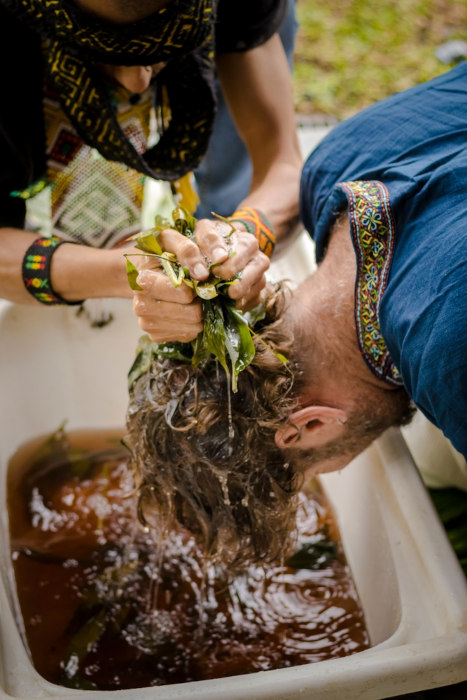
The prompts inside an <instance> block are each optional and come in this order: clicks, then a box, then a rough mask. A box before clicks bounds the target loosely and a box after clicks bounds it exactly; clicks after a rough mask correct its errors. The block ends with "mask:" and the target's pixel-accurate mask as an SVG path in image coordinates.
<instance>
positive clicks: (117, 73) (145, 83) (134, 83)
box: [98, 63, 165, 94]
mask: <svg viewBox="0 0 467 700" xmlns="http://www.w3.org/2000/svg"><path fill="white" fill-rule="evenodd" d="M164 66H165V63H155V64H154V65H152V66H113V65H110V64H108V63H99V64H98V67H99V69H100V70H101V71H102V72H103V73H104V75H105V76H106V77H107V78H110V81H111V82H116V83H118V84H119V85H122V86H123V87H124V88H126V89H127V90H129V92H131V93H138V94H139V93H141V92H144V90H146V88H147V87H149V84H150V82H151V80H152V79H153V78H154V77H155V76H156V75H157V74H158V73H159V72H160V71H161V70H162V68H163V67H164Z"/></svg>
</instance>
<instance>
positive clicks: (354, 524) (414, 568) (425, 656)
mask: <svg viewBox="0 0 467 700" xmlns="http://www.w3.org/2000/svg"><path fill="white" fill-rule="evenodd" d="M299 258H300V256H299ZM281 274H282V273H281ZM114 306H115V312H114V313H115V320H114V321H113V322H112V323H111V324H110V325H108V326H107V327H104V328H91V327H90V325H89V323H88V322H87V320H86V319H85V318H84V317H83V316H80V317H76V311H75V309H73V307H71V308H50V309H48V308H33V309H32V308H27V307H16V306H14V305H10V304H7V303H5V302H0V387H1V392H0V416H1V427H0V430H1V434H0V499H1V500H0V510H1V516H2V531H1V541H0V565H1V579H0V610H1V616H0V698H25V699H26V698H53V697H55V698H57V697H59V698H64V699H65V698H68V697H69V698H77V699H81V698H83V699H84V698H86V699H89V700H92V698H94V697H96V698H100V697H104V696H105V697H110V696H111V697H112V698H115V700H117V698H120V697H125V698H128V699H135V700H136V699H138V700H146V699H148V700H149V699H151V700H162V699H164V700H173V699H175V698H180V699H185V700H219V698H222V699H223V700H234V699H235V700H247V699H249V698H251V699H252V700H253V699H254V700H260V699H265V698H270V699H274V700H282V699H284V700H285V699H286V698H287V699H292V698H294V699H298V698H301V699H304V698H312V697H313V698H319V700H327V699H329V700H338V699H339V700H340V699H341V698H345V699H346V700H351V699H352V698H359V699H364V698H385V697H386V698H387V697H388V696H392V695H397V694H403V693H408V692H412V691H416V690H420V689H425V688H433V687H437V686H442V685H446V684H451V683H457V682H460V681H463V680H466V679H467V587H466V582H465V578H464V576H463V573H462V571H461V569H460V567H459V565H458V562H457V560H456V558H455V556H454V554H453V552H452V550H451V548H450V546H449V543H448V541H447V539H446V536H445V534H444V531H443V529H442V528H441V526H440V524H439V522H438V519H437V516H436V514H435V512H434V509H433V507H432V505H431V501H430V499H429V497H428V496H427V494H426V492H425V488H424V486H423V485H422V483H421V480H420V478H419V475H418V472H417V470H416V468H415V466H414V464H413V462H412V460H411V457H410V454H409V452H408V450H407V448H406V446H405V443H404V440H403V439H402V436H401V434H400V432H399V431H397V430H390V431H388V432H387V433H386V434H385V435H384V436H383V438H382V439H380V440H379V441H378V442H377V443H376V444H375V445H373V446H372V447H371V448H370V449H369V450H368V451H367V452H366V453H365V454H364V455H362V456H361V457H360V458H358V459H357V460H355V461H354V462H353V463H352V464H351V465H349V466H348V467H347V468H346V469H344V470H343V471H342V472H340V473H337V474H329V475H326V476H325V477H323V483H324V486H325V489H326V491H327V493H328V495H329V497H330V499H331V502H332V503H333V505H334V508H335V511H336V514H337V518H338V521H339V525H340V529H341V534H342V537H343V542H344V547H345V550H346V553H347V558H348V561H349V563H350V566H351V569H352V572H353V576H354V579H355V582H356V585H357V589H358V591H359V595H360V599H361V602H362V605H363V608H364V611H365V615H366V622H367V626H368V629H369V633H370V637H371V642H372V648H371V649H369V650H366V651H364V652H361V653H358V654H355V655H353V656H349V657H346V658H342V659H336V660H330V661H323V662H319V663H316V664H307V665H303V666H297V667H295V668H287V669H281V670H277V671H267V672H261V673H254V674H250V675H245V676H236V677H230V678H224V679H219V680H212V681H202V682H197V683H186V684H178V685H170V686H162V687H156V688H146V689H138V690H125V691H111V692H101V691H77V690H69V689H66V688H62V687H59V686H56V685H53V684H51V683H48V682H47V681H45V680H44V679H43V678H41V677H40V676H39V675H38V674H37V673H36V672H35V670H34V668H33V666H32V664H31V662H30V660H29V657H28V654H27V651H26V649H25V647H24V645H23V642H22V638H21V634H20V631H19V630H18V626H17V623H16V621H15V619H16V617H15V612H14V610H15V602H14V600H15V595H14V587H13V582H12V580H11V569H10V563H9V546H8V524H7V516H6V505H5V498H6V494H5V474H6V468H7V462H8V460H9V458H10V457H11V455H12V454H13V453H14V452H15V451H16V449H17V448H18V447H19V446H20V445H21V444H22V443H23V442H25V441H26V440H28V439H29V438H31V437H35V436H37V435H41V434H46V433H48V432H52V431H54V430H55V429H56V428H57V427H58V426H59V424H60V423H61V422H62V421H63V420H64V419H67V421H68V422H67V428H68V429H69V430H74V429H79V428H90V427H92V428H103V429H104V428H109V427H115V428H119V427H123V425H124V417H125V411H126V404H127V390H126V373H127V370H128V368H129V366H130V365H131V362H132V360H133V356H134V349H135V346H136V341H137V339H138V337H139V335H140V332H139V329H138V326H137V322H136V320H135V318H134V317H133V314H132V312H131V305H130V304H129V303H127V302H119V303H117V304H116V305H115V304H114Z"/></svg>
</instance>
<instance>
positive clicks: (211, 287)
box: [192, 280, 218, 300]
mask: <svg viewBox="0 0 467 700" xmlns="http://www.w3.org/2000/svg"><path fill="white" fill-rule="evenodd" d="M192 282H193V288H194V290H195V292H196V294H197V295H198V296H199V297H200V298H201V299H205V300H208V299H214V298H215V297H217V296H218V292H217V289H216V285H215V284H213V283H212V282H201V283H200V282H198V281H197V280H192Z"/></svg>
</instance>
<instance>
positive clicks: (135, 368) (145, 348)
mask: <svg viewBox="0 0 467 700" xmlns="http://www.w3.org/2000/svg"><path fill="white" fill-rule="evenodd" d="M152 353H153V343H151V340H150V339H149V336H147V335H143V336H142V337H141V338H140V339H139V343H138V347H137V348H136V357H135V360H134V362H133V364H132V365H131V367H130V371H129V372H128V388H129V389H131V387H132V386H133V384H134V383H135V382H136V380H137V379H139V377H141V375H142V374H144V373H145V372H147V371H148V369H149V367H150V366H151V360H152Z"/></svg>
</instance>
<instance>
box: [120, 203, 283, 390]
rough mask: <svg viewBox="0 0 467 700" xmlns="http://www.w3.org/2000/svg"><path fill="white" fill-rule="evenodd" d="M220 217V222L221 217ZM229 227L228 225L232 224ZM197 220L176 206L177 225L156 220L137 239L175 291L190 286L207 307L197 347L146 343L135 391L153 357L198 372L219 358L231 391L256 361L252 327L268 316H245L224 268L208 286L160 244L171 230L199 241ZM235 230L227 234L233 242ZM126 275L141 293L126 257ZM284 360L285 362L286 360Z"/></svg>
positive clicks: (133, 372)
mask: <svg viewBox="0 0 467 700" xmlns="http://www.w3.org/2000/svg"><path fill="white" fill-rule="evenodd" d="M219 218H221V217H219ZM227 223H228V222H227ZM195 225H196V219H195V218H194V217H193V216H191V215H190V214H189V213H188V212H187V211H186V210H184V209H182V208H181V207H177V208H176V209H174V210H173V212H172V221H170V220H168V219H164V218H162V217H160V216H157V217H156V220H155V226H154V228H152V229H149V230H146V231H142V232H141V233H138V234H136V236H134V238H133V240H134V242H135V246H136V247H137V248H138V249H139V250H141V251H142V254H143V255H149V256H154V257H157V258H158V259H159V261H160V264H161V267H162V269H163V271H164V272H165V274H166V275H167V277H168V278H169V279H170V281H171V282H172V284H173V285H174V287H179V286H180V285H181V284H186V285H188V286H189V287H190V288H191V289H193V290H194V291H195V293H196V294H197V296H199V297H200V299H201V303H202V308H203V319H204V323H203V330H202V331H201V333H199V335H198V336H197V338H196V339H195V340H194V341H193V342H192V343H152V342H151V341H150V340H149V338H148V337H147V336H146V337H144V338H142V339H141V341H140V345H139V348H138V351H137V357H136V359H135V362H134V363H133V366H132V368H131V369H130V373H129V384H130V387H131V385H132V384H133V382H134V381H135V380H136V379H137V378H138V377H139V376H141V374H142V373H143V372H145V371H147V370H148V368H149V365H150V362H151V358H152V356H153V354H155V355H163V356H167V357H171V358H174V359H178V360H182V361H185V362H191V364H192V365H193V366H194V367H203V366H205V365H206V364H207V363H208V362H210V361H211V360H212V359H213V358H215V359H216V360H217V361H218V362H219V363H220V365H221V366H222V367H223V369H224V370H225V372H226V374H227V376H228V377H231V384H232V390H233V391H236V390H237V379H238V375H239V373H240V372H241V371H242V370H243V369H245V367H248V365H249V364H250V363H251V361H252V360H253V358H254V356H255V346H254V343H253V339H252V334H253V331H252V330H251V328H250V324H253V323H254V322H255V321H256V320H258V319H259V318H261V317H262V316H264V312H263V311H262V309H260V308H257V309H255V310H254V312H250V313H242V312H241V311H239V310H238V309H236V308H235V302H234V301H233V300H232V299H230V298H229V296H228V295H227V292H228V287H229V286H230V285H231V284H235V283H236V280H237V278H233V279H231V280H223V279H221V278H220V277H217V276H216V274H215V268H216V266H217V265H218V264H219V263H217V264H209V261H208V267H209V277H208V278H207V280H205V281H203V282H199V281H198V280H195V279H192V278H191V276H190V272H189V270H188V268H186V267H183V266H182V265H181V264H180V263H179V262H178V261H177V258H176V256H175V255H174V254H173V253H170V252H168V251H164V250H163V248H162V246H161V243H160V241H159V240H158V238H159V235H160V233H161V232H162V231H163V230H164V229H167V228H171V229H175V230H176V231H178V232H179V233H181V234H182V235H184V236H186V237H187V238H190V239H193V238H194V230H195ZM234 230H235V229H234V228H233V227H232V228H231V231H229V232H228V233H227V235H226V239H228V238H229V236H230V235H231V233H232V232H233V231H234ZM127 274H128V281H129V284H130V287H131V288H132V289H134V290H138V289H140V287H139V286H138V283H137V281H136V280H137V277H138V269H137V268H136V266H135V265H134V264H133V263H132V262H131V260H130V259H129V256H127ZM284 359H285V358H284Z"/></svg>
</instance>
